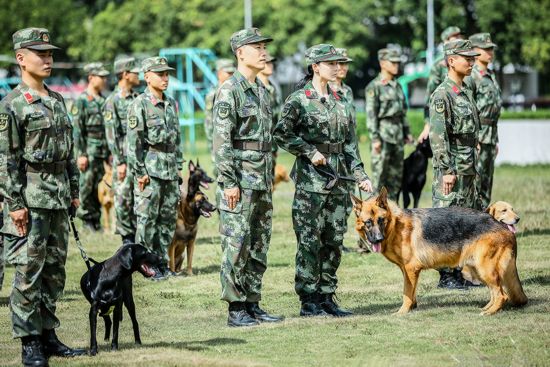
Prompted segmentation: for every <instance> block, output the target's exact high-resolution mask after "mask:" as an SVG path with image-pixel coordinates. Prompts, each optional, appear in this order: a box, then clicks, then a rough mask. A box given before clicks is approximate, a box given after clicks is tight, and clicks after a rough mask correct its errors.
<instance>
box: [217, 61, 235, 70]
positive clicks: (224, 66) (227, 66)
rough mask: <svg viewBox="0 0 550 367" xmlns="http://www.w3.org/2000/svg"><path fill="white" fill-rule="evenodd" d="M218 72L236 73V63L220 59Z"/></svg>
mask: <svg viewBox="0 0 550 367" xmlns="http://www.w3.org/2000/svg"><path fill="white" fill-rule="evenodd" d="M216 70H221V71H225V72H226V73H234V72H235V63H234V62H233V60H229V59H218V60H216Z"/></svg>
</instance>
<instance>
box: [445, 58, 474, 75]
mask: <svg viewBox="0 0 550 367" xmlns="http://www.w3.org/2000/svg"><path fill="white" fill-rule="evenodd" d="M474 62H475V57H473V56H460V55H456V56H453V57H451V58H450V59H449V63H450V64H449V66H451V67H452V68H453V69H454V71H455V72H456V73H458V74H461V75H470V74H471V73H472V67H473V66H474Z"/></svg>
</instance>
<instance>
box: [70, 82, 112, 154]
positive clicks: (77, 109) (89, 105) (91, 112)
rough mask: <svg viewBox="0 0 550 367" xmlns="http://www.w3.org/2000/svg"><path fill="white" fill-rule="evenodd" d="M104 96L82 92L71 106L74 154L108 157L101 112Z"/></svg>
mask: <svg viewBox="0 0 550 367" xmlns="http://www.w3.org/2000/svg"><path fill="white" fill-rule="evenodd" d="M104 103H105V98H104V97H103V96H97V97H94V96H92V95H90V94H88V92H84V93H82V94H81V95H80V96H79V97H78V98H77V99H76V101H74V104H73V106H72V108H71V115H72V117H73V135H74V146H75V154H76V156H77V157H80V156H85V157H87V156H91V157H97V158H107V157H109V149H108V147H107V140H106V139H105V124H104V122H103V115H102V113H101V111H102V109H103V104H104Z"/></svg>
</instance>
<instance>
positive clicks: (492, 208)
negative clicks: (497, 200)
mask: <svg viewBox="0 0 550 367" xmlns="http://www.w3.org/2000/svg"><path fill="white" fill-rule="evenodd" d="M495 211H496V208H495V204H491V205H489V206H488V207H487V209H485V212H486V213H489V215H490V216H491V217H494V216H495Z"/></svg>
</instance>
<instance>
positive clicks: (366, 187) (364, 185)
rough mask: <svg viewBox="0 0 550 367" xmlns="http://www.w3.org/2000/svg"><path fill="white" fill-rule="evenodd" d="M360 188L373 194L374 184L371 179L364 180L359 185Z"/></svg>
mask: <svg viewBox="0 0 550 367" xmlns="http://www.w3.org/2000/svg"><path fill="white" fill-rule="evenodd" d="M359 188H360V189H361V190H363V191H366V192H372V182H370V180H369V179H366V180H363V181H361V182H360V183H359Z"/></svg>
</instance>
